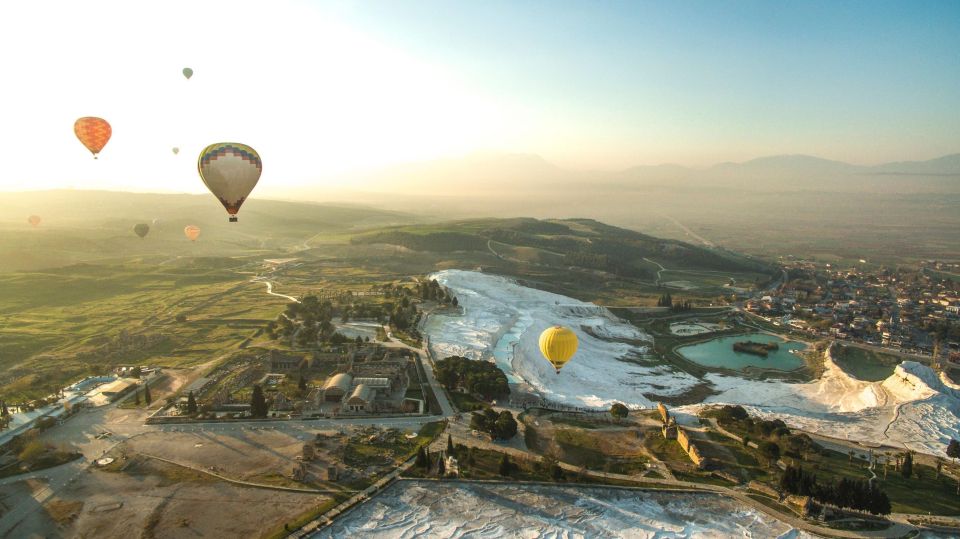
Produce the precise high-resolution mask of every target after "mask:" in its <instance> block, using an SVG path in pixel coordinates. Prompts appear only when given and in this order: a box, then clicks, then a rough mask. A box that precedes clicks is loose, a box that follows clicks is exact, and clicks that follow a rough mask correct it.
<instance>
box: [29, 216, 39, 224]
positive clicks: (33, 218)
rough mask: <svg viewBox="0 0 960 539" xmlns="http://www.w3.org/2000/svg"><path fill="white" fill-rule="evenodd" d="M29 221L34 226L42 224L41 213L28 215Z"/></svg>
mask: <svg viewBox="0 0 960 539" xmlns="http://www.w3.org/2000/svg"><path fill="white" fill-rule="evenodd" d="M27 222H28V223H30V224H31V225H33V226H37V225H39V224H40V216H39V215H31V216H30V217H27Z"/></svg>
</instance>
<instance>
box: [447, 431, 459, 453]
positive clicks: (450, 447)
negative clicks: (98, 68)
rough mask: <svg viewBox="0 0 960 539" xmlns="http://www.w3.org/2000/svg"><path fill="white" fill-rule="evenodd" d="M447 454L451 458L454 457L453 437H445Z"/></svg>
mask: <svg viewBox="0 0 960 539" xmlns="http://www.w3.org/2000/svg"><path fill="white" fill-rule="evenodd" d="M447 454H448V455H450V456H451V457H456V456H457V453H456V451H454V449H453V436H451V435H449V434H448V435H447Z"/></svg>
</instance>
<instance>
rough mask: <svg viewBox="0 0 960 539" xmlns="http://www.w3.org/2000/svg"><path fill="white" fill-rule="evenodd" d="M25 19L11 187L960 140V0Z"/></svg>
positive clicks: (397, 5) (25, 14)
mask: <svg viewBox="0 0 960 539" xmlns="http://www.w3.org/2000/svg"><path fill="white" fill-rule="evenodd" d="M3 14H4V16H3V19H2V21H0V46H2V48H3V54H2V56H0V62H2V64H3V73H4V74H5V75H4V77H3V85H2V91H0V116H2V118H3V120H4V123H5V125H4V127H3V129H0V142H2V147H3V150H4V172H3V174H2V176H0V189H7V190H10V189H33V188H47V187H65V186H73V187H77V188H134V189H138V190H149V191H154V190H176V191H200V190H202V189H203V187H202V184H201V183H200V180H199V178H198V177H197V175H196V156H197V154H198V153H199V151H200V149H201V148H202V147H203V146H204V145H206V144H209V143H212V142H218V141H236V142H243V143H246V144H249V145H251V146H253V147H254V148H256V149H257V150H258V151H259V152H260V154H261V156H262V157H263V161H264V175H263V178H262V180H261V182H262V184H263V185H264V186H266V187H267V190H269V186H291V185H301V184H307V183H329V184H331V185H333V184H334V180H332V179H331V178H334V177H336V176H337V175H338V174H341V173H343V172H347V171H352V170H356V169H363V168H370V167H378V166H383V165H389V164H391V163H397V162H404V161H416V160H426V159H432V158H437V157H449V156H456V155H462V154H466V153H470V152H473V151H491V150H492V151H509V152H522V153H536V154H539V155H541V156H543V157H544V158H545V159H547V160H549V161H553V162H555V163H558V164H561V165H564V166H569V167H576V168H599V169H615V168H622V167H628V166H632V165H638V164H658V163H664V162H674V163H682V164H688V165H694V166H704V165H708V164H712V163H715V162H719V161H726V160H746V159H750V158H753V157H757V156H761V155H770V154H779V153H806V154H814V155H819V156H822V157H827V158H832V159H840V160H845V161H850V162H855V163H863V164H872V163H878V162H885V161H894V160H904V159H927V158H931V157H937V156H940V155H943V154H947V153H953V152H957V151H960V52H958V51H960V2H957V1H944V2H924V1H904V2H880V1H870V2H852V1H844V2H837V1H824V2H812V1H811V2H800V1H790V2H786V1H784V2H776V1H772V0H762V1H756V2H751V1H737V2H723V1H704V2H679V1H678V2H665V1H664V2H641V1H639V0H633V1H628V2H622V3H618V2H587V1H584V2H561V1H556V0H554V1H544V2H534V1H520V0H515V1H509V2H508V1H504V2H499V1H483V2H476V1H453V0H448V1H432V0H431V1H428V0H416V1H414V0H410V1H395V0H390V1H377V2H372V1H371V2H353V1H349V2H346V1H345V2H305V1H304V2H292V1H287V2H281V1H270V2H262V1H261V2H236V1H231V2H178V1H164V2H150V3H144V2H131V1H118V2H85V1H70V2H16V3H7V4H6V5H5V6H4V13H3ZM185 66H190V67H192V68H193V69H194V70H195V75H194V77H193V79H192V80H190V81H187V80H185V79H184V78H183V76H182V75H181V74H180V70H181V69H182V68H183V67H185ZM88 115H90V116H102V117H104V118H106V119H107V120H108V121H109V122H110V123H111V124H112V125H113V129H114V135H113V139H112V140H111V141H110V143H109V144H108V145H107V147H106V149H105V150H104V151H103V153H102V156H101V159H99V160H98V161H94V160H93V159H92V158H91V157H90V154H89V153H88V152H87V151H86V149H84V148H83V147H82V146H81V145H80V143H79V142H78V141H77V140H76V139H75V138H74V135H73V129H72V125H73V121H74V120H75V119H76V118H77V117H80V116H88ZM173 146H178V147H180V149H181V152H180V154H179V156H174V155H173V153H172V152H171V148H172V147H173ZM258 190H262V189H261V188H260V187H258Z"/></svg>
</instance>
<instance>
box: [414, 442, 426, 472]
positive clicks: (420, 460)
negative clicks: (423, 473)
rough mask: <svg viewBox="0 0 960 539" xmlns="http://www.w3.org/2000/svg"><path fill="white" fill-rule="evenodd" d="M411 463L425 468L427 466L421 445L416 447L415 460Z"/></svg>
mask: <svg viewBox="0 0 960 539" xmlns="http://www.w3.org/2000/svg"><path fill="white" fill-rule="evenodd" d="M413 464H414V466H416V467H417V468H424V469H426V467H427V453H426V452H425V451H424V450H423V446H422V445H421V446H420V447H418V448H417V460H415V461H414V463H413Z"/></svg>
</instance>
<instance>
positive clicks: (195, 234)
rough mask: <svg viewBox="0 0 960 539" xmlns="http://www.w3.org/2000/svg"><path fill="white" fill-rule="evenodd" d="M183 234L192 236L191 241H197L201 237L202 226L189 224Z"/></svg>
mask: <svg viewBox="0 0 960 539" xmlns="http://www.w3.org/2000/svg"><path fill="white" fill-rule="evenodd" d="M183 235H184V236H186V237H188V238H190V241H197V238H199V237H200V228H198V227H195V226H193V225H187V226H185V227H184V228H183Z"/></svg>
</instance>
